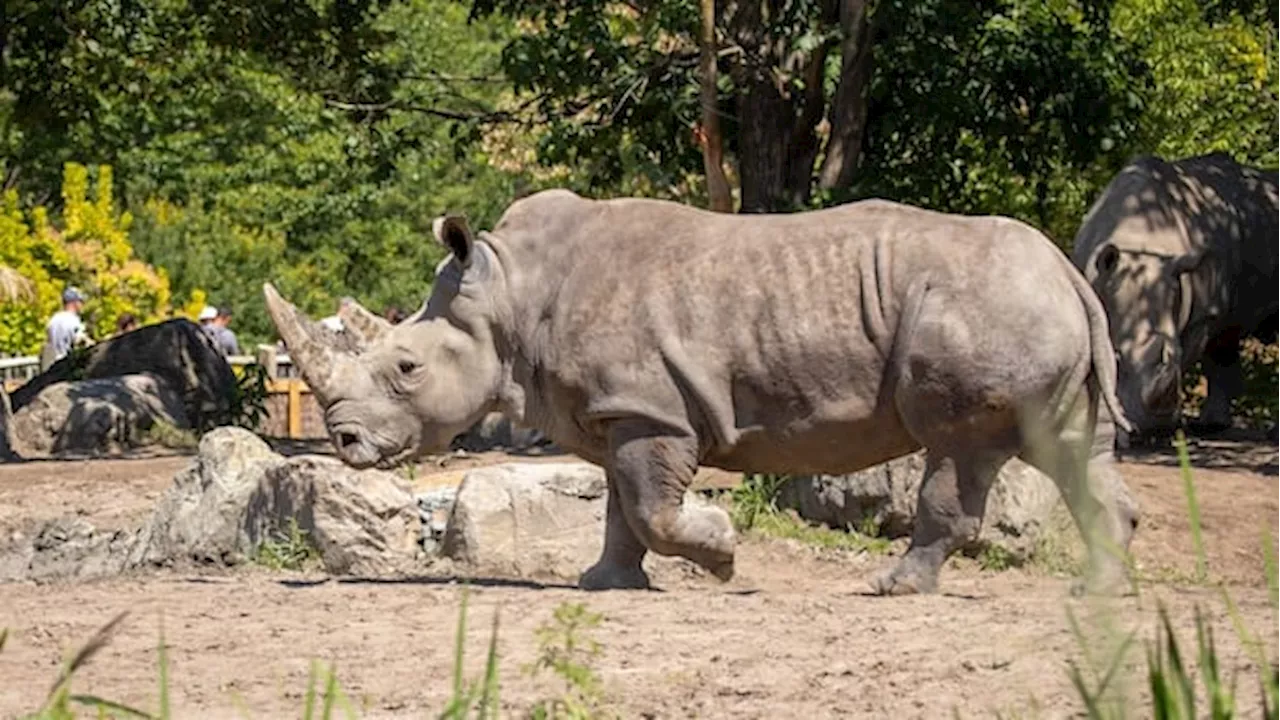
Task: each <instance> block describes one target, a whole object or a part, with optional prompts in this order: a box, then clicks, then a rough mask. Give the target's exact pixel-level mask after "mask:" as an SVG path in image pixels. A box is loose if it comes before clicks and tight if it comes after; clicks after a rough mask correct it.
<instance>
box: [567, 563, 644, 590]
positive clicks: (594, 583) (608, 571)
mask: <svg viewBox="0 0 1280 720" xmlns="http://www.w3.org/2000/svg"><path fill="white" fill-rule="evenodd" d="M578 587H579V588H581V589H583V590H648V589H649V575H648V573H646V572H645V571H644V568H641V567H640V566H639V565H617V564H614V563H605V562H603V561H601V562H598V563H596V564H595V565H592V566H591V567H590V568H588V569H587V571H586V572H584V573H582V576H581V577H579V578H578Z"/></svg>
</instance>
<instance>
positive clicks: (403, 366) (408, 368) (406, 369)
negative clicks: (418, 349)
mask: <svg viewBox="0 0 1280 720" xmlns="http://www.w3.org/2000/svg"><path fill="white" fill-rule="evenodd" d="M417 369H418V364H417V363H415V362H413V361H412V360H401V361H400V372H401V373H403V374H405V375H408V374H409V373H412V372H413V371H414V370H417Z"/></svg>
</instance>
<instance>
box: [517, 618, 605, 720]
mask: <svg viewBox="0 0 1280 720" xmlns="http://www.w3.org/2000/svg"><path fill="white" fill-rule="evenodd" d="M603 620H604V616H603V615H601V614H599V613H594V612H591V611H589V610H587V607H586V605H584V604H582V603H567V602H565V603H561V604H560V605H559V606H557V607H556V609H555V611H554V614H553V617H552V621H551V622H549V623H543V624H542V625H540V626H538V629H537V630H536V634H537V637H538V659H537V660H536V661H535V662H533V663H532V664H530V665H529V666H527V667H526V668H525V671H526V672H527V673H529V674H530V675H532V676H535V677H536V676H537V675H538V674H540V673H542V672H544V671H546V672H550V673H551V674H552V675H554V676H556V677H559V678H560V679H561V680H562V681H563V682H564V692H563V693H562V694H561V695H560V696H559V697H557V698H554V699H550V700H544V701H543V702H540V703H538V704H537V705H535V706H534V708H533V711H532V713H531V716H532V717H533V718H536V719H537V720H544V719H557V718H563V719H565V720H585V719H586V718H593V717H602V716H604V711H603V708H602V703H603V700H602V696H601V681H600V676H599V675H598V674H597V673H596V671H595V669H594V668H593V667H592V663H593V662H594V660H595V659H596V658H597V657H598V656H599V655H600V643H598V642H596V641H595V640H594V639H593V638H591V636H590V632H591V630H592V629H594V628H596V627H598V626H599V625H600V623H601V622H602V621H603Z"/></svg>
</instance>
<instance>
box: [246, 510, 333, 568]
mask: <svg viewBox="0 0 1280 720" xmlns="http://www.w3.org/2000/svg"><path fill="white" fill-rule="evenodd" d="M307 534H308V533H307V531H306V530H303V529H302V528H300V527H298V520H297V518H289V527H288V529H287V530H286V531H284V532H281V531H279V530H276V531H275V532H273V533H271V536H270V537H268V538H267V539H265V540H263V541H262V542H261V543H259V544H258V547H256V548H254V555H253V561H254V562H255V563H257V564H258V565H261V566H263V567H265V568H268V569H270V570H303V569H305V568H306V567H308V566H309V565H311V564H313V563H315V562H316V561H317V560H319V557H320V554H319V552H318V551H317V550H316V548H315V546H314V545H312V544H311V540H310V539H309V538H308V537H307Z"/></svg>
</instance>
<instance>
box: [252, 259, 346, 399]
mask: <svg viewBox="0 0 1280 720" xmlns="http://www.w3.org/2000/svg"><path fill="white" fill-rule="evenodd" d="M262 293H263V294H264V295H265V296H266V298H267V312H268V313H270V314H271V321H272V322H274V323H275V325H276V330H277V331H279V333H280V338H281V339H283V340H284V344H285V347H287V348H288V349H289V357H290V358H291V359H292V360H293V362H294V364H295V365H296V366H297V367H298V371H299V372H301V373H302V377H303V379H305V380H306V381H307V385H308V386H310V387H311V390H312V392H314V393H315V394H316V396H317V398H323V397H324V396H326V395H328V394H329V393H328V392H327V389H328V386H329V384H330V378H331V377H332V375H333V369H334V349H333V348H331V347H329V345H328V344H327V343H326V342H325V341H324V340H323V339H322V337H323V336H322V335H321V334H320V333H319V332H317V328H316V327H315V325H314V324H313V323H312V322H311V321H310V320H308V319H307V317H306V316H305V315H303V314H302V313H301V312H299V311H298V308H296V307H294V306H293V305H292V304H291V303H289V302H288V301H287V300H285V299H284V298H283V297H281V296H280V293H279V292H277V291H276V289H275V286H273V285H272V284H271V283H266V284H264V285H263V286H262Z"/></svg>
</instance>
